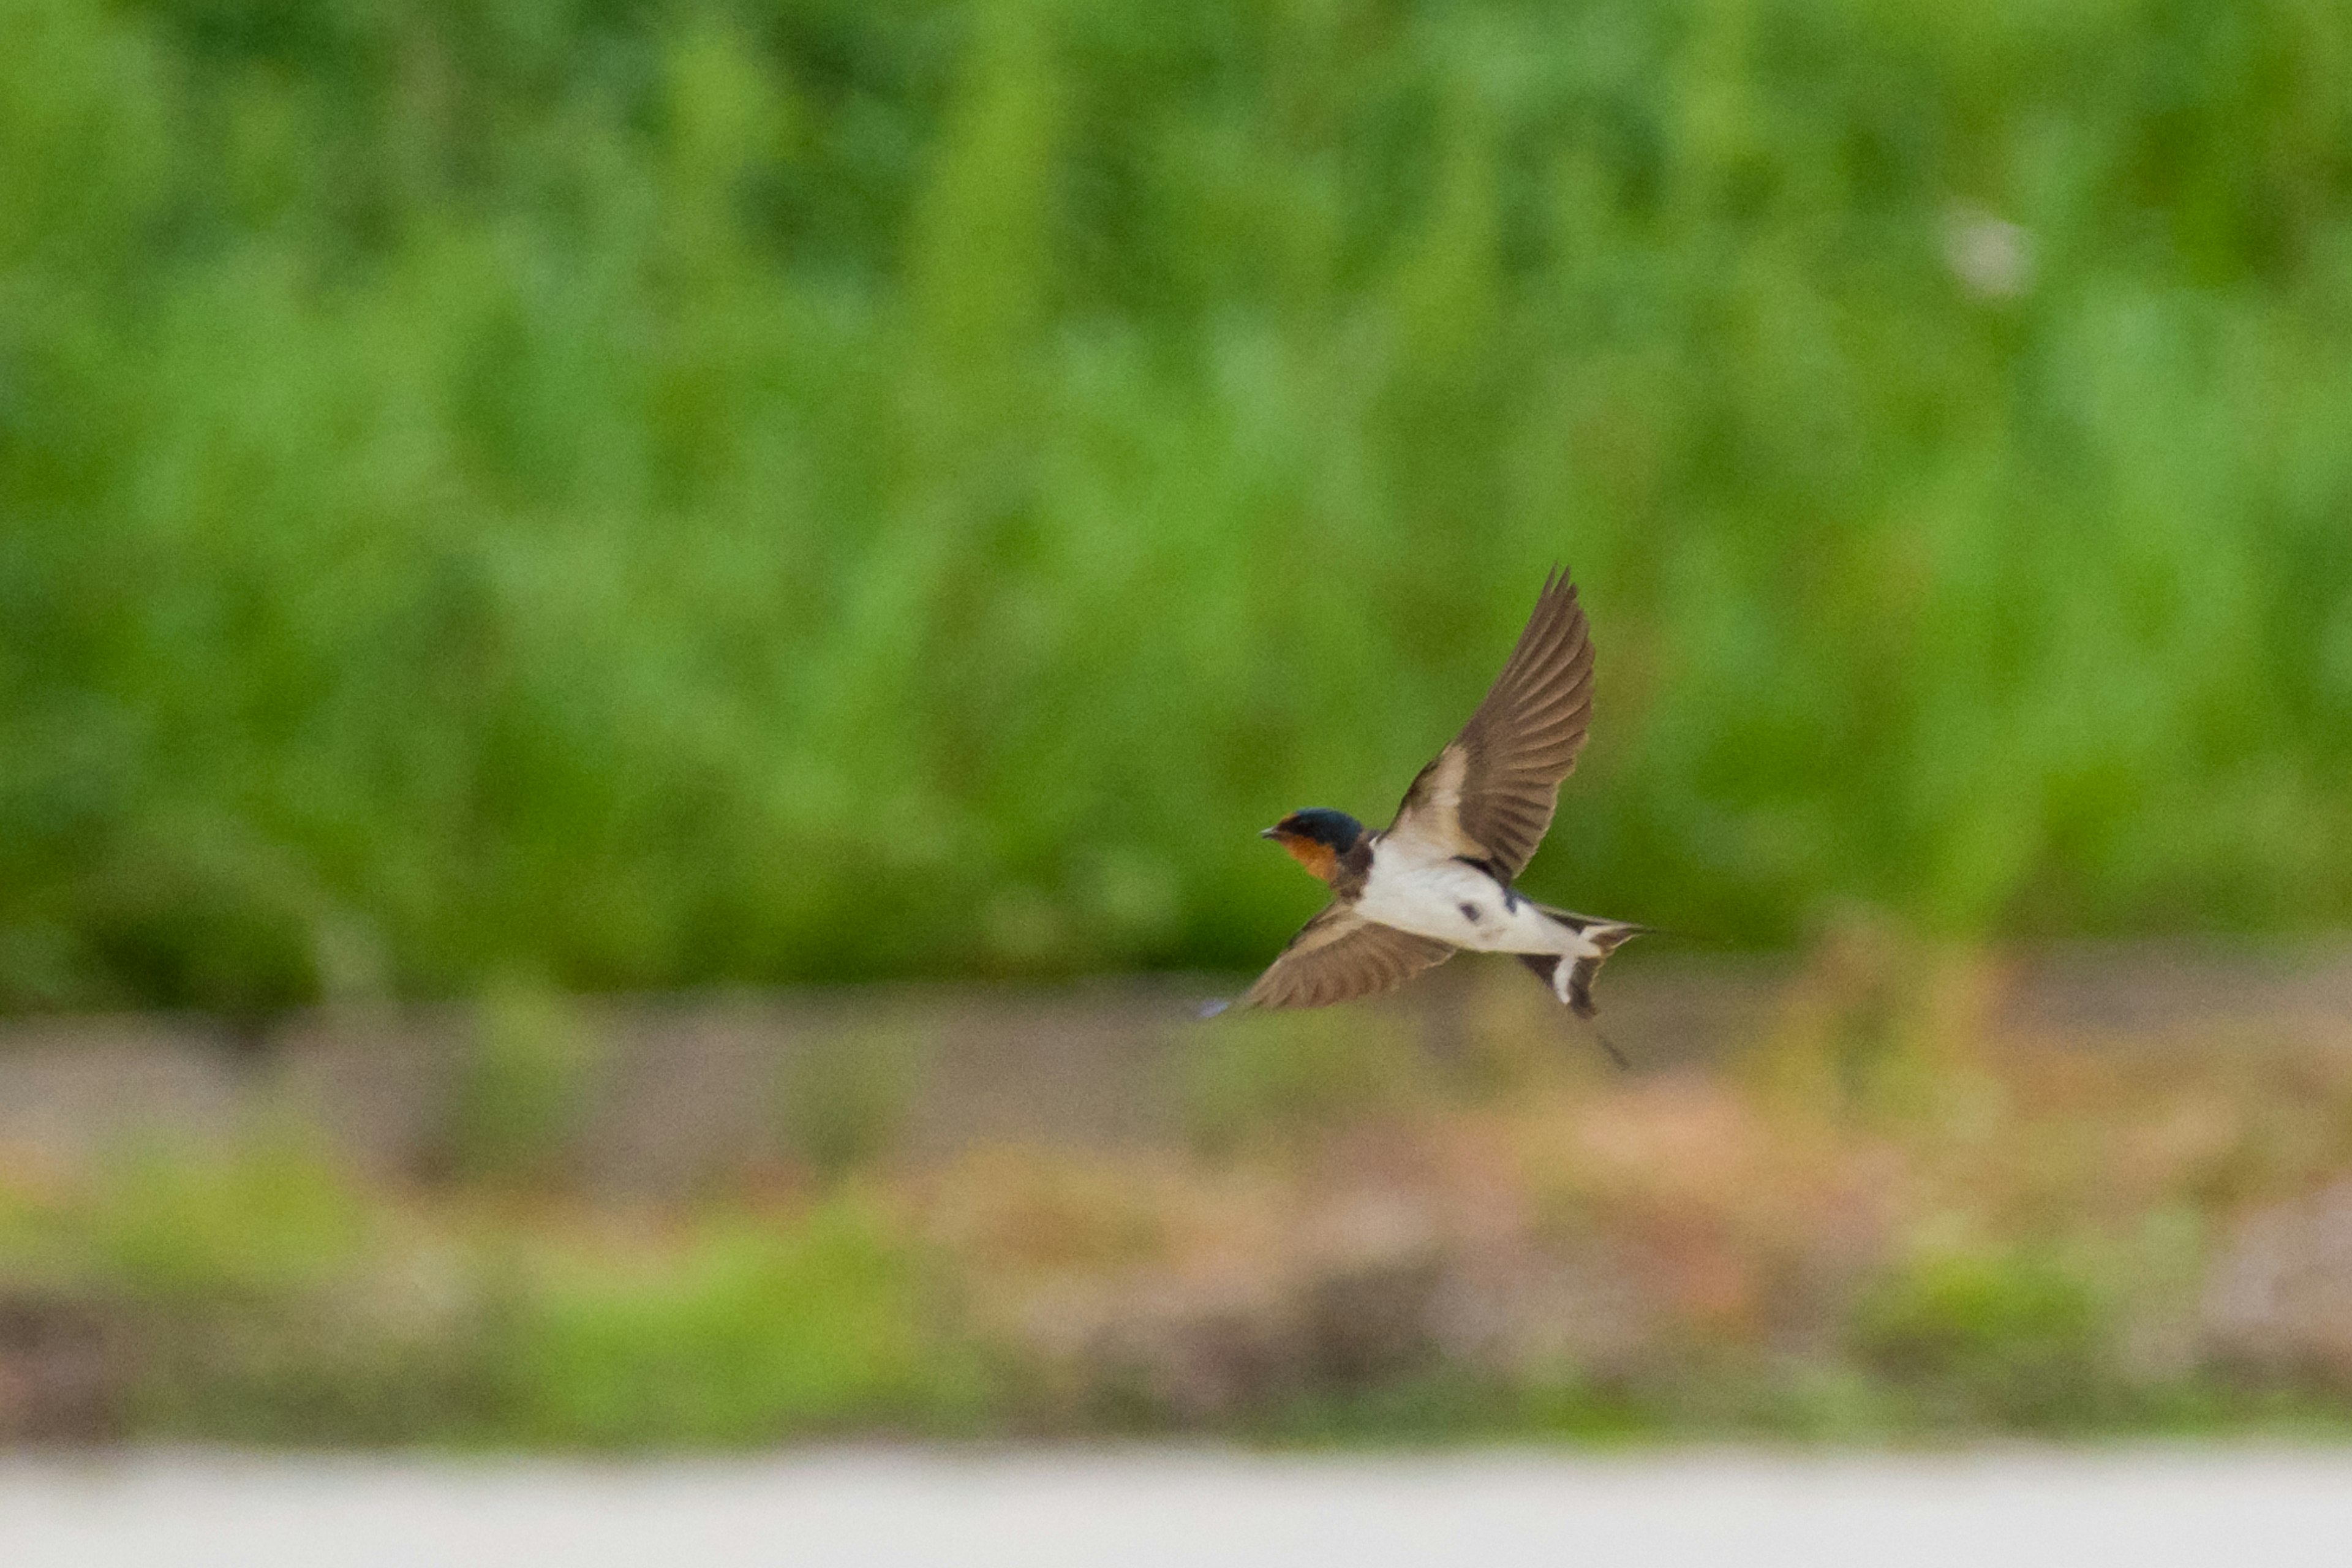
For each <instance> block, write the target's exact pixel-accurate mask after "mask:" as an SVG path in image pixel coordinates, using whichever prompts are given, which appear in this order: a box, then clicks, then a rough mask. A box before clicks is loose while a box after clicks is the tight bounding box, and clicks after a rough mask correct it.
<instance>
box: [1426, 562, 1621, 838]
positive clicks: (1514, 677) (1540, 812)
mask: <svg viewBox="0 0 2352 1568" xmlns="http://www.w3.org/2000/svg"><path fill="white" fill-rule="evenodd" d="M1591 721H1592V639H1591V635H1590V634H1589V633H1588V632H1587V630H1586V628H1585V624H1584V610H1583V608H1582V606H1580V605H1578V604H1577V602H1576V586H1575V584H1572V583H1570V581H1569V578H1568V574H1567V573H1565V572H1562V571H1559V570H1557V569H1555V570H1554V571H1553V572H1552V573H1551V574H1549V575H1548V576H1546V577H1545V578H1544V585H1543V592H1542V593H1541V594H1540V595H1538V596H1537V598H1536V607H1535V613H1534V614H1533V615H1531V616H1528V625H1527V629H1526V630H1524V631H1522V632H1521V633H1520V634H1519V640H1518V643H1517V646H1516V647H1513V648H1512V649H1511V657H1510V658H1507V659H1506V660H1505V661H1504V663H1503V672H1502V673H1501V674H1500V675H1498V676H1496V678H1495V684H1494V685H1493V686H1492V687H1491V688H1489V689H1487V692H1486V700H1485V701H1483V702H1481V703H1479V704H1478V710H1477V711H1476V712H1475V713H1473V714H1472V715H1470V721H1469V722H1468V723H1467V724H1465V725H1464V726H1462V732H1461V733H1460V734H1459V735H1456V736H1455V737H1454V740H1453V742H1451V743H1450V744H1448V745H1447V746H1446V748H1445V750H1444V751H1443V752H1439V753H1438V754H1437V758H1436V760H1435V761H1433V762H1432V763H1430V764H1429V765H1428V766H1427V767H1425V768H1423V769H1422V770H1421V773H1420V775H1419V776H1418V777H1416V778H1415V779H1414V780H1413V781H1412V788H1411V789H1409V790H1407V791H1406V792H1405V797H1404V804H1403V805H1400V806H1399V807H1398V808H1397V815H1396V821H1395V822H1393V823H1392V824H1391V825H1390V826H1389V830H1388V831H1389V836H1390V837H1398V838H1409V839H1414V840H1418V841H1420V842H1421V843H1423V844H1424V845H1426V846H1428V847H1433V848H1437V849H1440V850H1441V851H1442V852H1443V853H1444V854H1448V855H1463V856H1467V857H1469V858H1473V859H1480V860H1487V861H1490V862H1492V863H1493V865H1494V867H1495V869H1496V871H1498V872H1500V873H1501V874H1502V875H1503V877H1504V878H1506V879H1510V878H1514V877H1517V875H1518V874H1519V873H1520V872H1521V871H1523V870H1525V869H1526V868H1527V864H1528V861H1529V860H1530V859H1532V858H1534V857H1535V852H1536V847H1537V846H1538V845H1539V844H1541V843H1542V842H1543V837H1544V834H1545V833H1546V832H1547V831H1548V830H1549V828H1550V826H1551V816H1552V810H1553V808H1554V807H1555V806H1556V805H1558V804H1559V784H1560V781H1561V780H1562V779H1564V778H1566V777H1568V775H1569V773H1570V772H1571V771H1572V770H1573V769H1574V768H1575V766H1576V757H1577V753H1578V752H1581V751H1582V750H1583V749H1584V737H1585V732H1586V731H1587V730H1588V729H1590V727H1591Z"/></svg>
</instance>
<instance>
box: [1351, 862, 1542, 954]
mask: <svg viewBox="0 0 2352 1568" xmlns="http://www.w3.org/2000/svg"><path fill="white" fill-rule="evenodd" d="M1356 912H1357V913H1358V914H1360V915H1361V916H1363V917H1364V918H1365V919H1366V920H1368V921H1378V922H1379V923H1380V924H1381V925H1384V926H1393V927H1394V928H1396V929H1397V930H1398V931H1411V932H1412V933H1413V934H1414V935H1416V936H1430V937H1435V938H1437V939H1438V940H1439V941H1440V942H1452V943H1453V944H1454V946H1456V947H1467V948H1475V949H1481V950H1484V951H1486V952H1548V951H1549V950H1550V948H1551V946H1552V945H1553V943H1554V942H1555V941H1556V937H1555V934H1554V933H1553V932H1552V931H1550V930H1549V926H1550V923H1551V922H1549V921H1546V920H1544V919H1543V917H1542V916H1541V915H1540V914H1539V913H1538V911H1537V910H1536V907H1535V905H1534V904H1532V903H1530V902H1529V901H1528V900H1526V899H1524V898H1521V897H1519V896H1517V894H1514V893H1507V892H1506V891H1505V890H1504V889H1503V886H1502V884H1501V883H1499V882H1497V881H1496V880H1495V879H1494V878H1492V877H1490V876H1488V875H1487V874H1486V872H1484V871H1481V870H1479V869H1478V868H1476V867H1475V866H1466V865H1465V864H1463V863H1462V862H1461V861H1459V860H1452V859H1446V860H1434V859H1420V858H1408V857H1406V856H1403V855H1400V854H1398V853H1396V851H1395V850H1394V849H1387V850H1386V851H1385V852H1383V851H1382V850H1377V849H1376V850H1375V851H1374V852H1373V855H1372V865H1371V870H1370V874H1369V875H1367V876H1366V877H1365V879H1364V890H1363V892H1362V893H1361V894H1360V896H1359V897H1358V898H1357V900H1356Z"/></svg>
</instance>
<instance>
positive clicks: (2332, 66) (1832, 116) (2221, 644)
mask: <svg viewBox="0 0 2352 1568" xmlns="http://www.w3.org/2000/svg"><path fill="white" fill-rule="evenodd" d="M2347 435H2352V20H2347V13H2346V11H2345V10H2344V8H2343V7H2342V6H2340V5H2336V4H2333V3H2332V0H2247V3H2245V4H2241V5H2226V6H2209V5H2195V4H2189V3H2186V0H2105V3H2100V4H2091V3H2088V0H2072V3H2066V4H2057V5H2048V4H2008V3H2003V4H1994V5H1978V6H1970V7H1968V8H1967V9H1966V10H1965V11H1960V10H1955V9H1953V8H1952V7H1949V6H1947V5H1937V4H1933V3H1931V0H1656V3H1654V4H1633V3H1630V0H1622V3H1614V4H1574V5H1565V6H1546V7H1532V6H1527V5H1514V4H1505V3H1500V0H1496V3H1491V4H1469V3H1460V4H1435V3H1431V4H1423V5H1409V4H1402V3H1395V0H1334V3H1331V4H1322V5H1298V4H1286V3H1277V0H1180V3H1171V4H1165V5H1151V6H1142V7H1138V6H1132V5H1119V4H1115V3H1112V0H971V3H961V4H956V3H949V0H906V3H902V4H895V5H844V4H840V3H839V0H761V3H758V4H753V3H751V0H743V3H741V4H736V5H724V4H680V5H667V6H652V5H614V4H603V3H598V4H586V3H583V0H490V3H484V4H465V5H452V4H446V3H435V0H408V3H396V4H386V5H364V6H362V5H285V4H282V3H279V0H127V3H125V4H121V5H89V4H85V3H80V0H0V1006H5V1007H10V1008H16V1009H24V1008H36V1007H58V1006H91V1005H122V1004H126V1003H163V1004H194V1005H205V1006H211V1007H216V1008H227V1009H250V1008H267V1007H271V1006H276V1005H282V1004H284V1003H287V1002H289V1001H294V1000H299V999H303V998H307V997H312V996H320V995H324V996H329V997H339V998H340V997H362V998H364V997H367V996H372V995H380V994H385V993H389V992H399V993H425V994H446V993H453V992H457V993H462V992H469V991H471V990H473V989H475V988H477V987H478V986H479V985H481V984H485V983H486V982H488V981H490V980H492V979H494V978H495V977H497V976H499V975H505V974H512V973H528V974H537V975H544V976H547V977H548V978H549V979H550V980H551V981H552V982H553V983H555V984H562V985H565V986H596V987H603V986H647V985H672V984H696V983H706V982H712V981H720V980H759V981H789V980H805V979H813V978H832V977H848V976H859V975H872V974H881V973H917V972H920V973H948V972H955V973H1046V972H1060V971H1069V970H1078V969H1088V968H1095V967H1102V966H1128V965H1197V966H1234V967H1238V966H1243V965H1245V964H1247V963H1251V962H1254V961H1255V960H1256V959H1258V958H1261V957H1262V956H1263V955H1264V954H1265V952H1267V951H1269V950H1270V948H1271V947H1272V945H1273V944H1274V943H1275V942H1276V941H1277V940H1278V939H1279V938H1280V937H1281V936H1282V935H1283V934H1284V933H1285V932H1286V931H1287V930H1288V929H1289V928H1291V927H1292V926H1293V925H1295V923H1296V922H1297V920H1298V919H1299V918H1300V917H1301V916H1302V915H1303V914H1304V913H1305V912H1306V910H1307V908H1308V907H1309V905H1310V903H1311V900H1309V899H1308V898H1307V896H1306V889H1302V888H1301V887H1299V886H1298V885H1297V882H1296V879H1295V873H1292V872H1290V870H1289V868H1287V867H1286V866H1285V865H1283V864H1281V863H1280V861H1279V859H1278V858H1275V857H1270V856H1267V855H1265V853H1264V847H1263V846H1260V845H1257V844H1256V843H1255V841H1254V840H1253V839H1251V837H1249V833H1248V830H1249V829H1252V828H1254V827H1255V826H1259V825H1261V824H1262V823H1263V822H1264V821H1265V820H1267V819H1269V818H1270V817H1271V816H1273V815H1274V814H1276V813H1277V812H1279V811H1281V810H1283V809H1286V808H1289V807H1292V806H1296V805H1303V804H1307V803H1309V802H1327V803H1329V804H1333V805H1341V806H1346V807H1349V808H1351V809H1354V810H1356V811H1358V812H1359V813H1360V814H1363V815H1366V816H1379V815H1381V813H1382V812H1383V811H1384V810H1385V808H1386V806H1387V805H1388V804H1389V802H1390V801H1391V799H1392V798H1393V796H1394V795H1396V794H1397V793H1398V792H1399V791H1400V789H1401V788H1402V784H1403V782H1404V781H1405V780H1406V779H1407V778H1409V777H1410V775H1411V773H1412V769H1413V768H1414V767H1415V766H1417V765H1418V763H1420V762H1421V761H1423V759H1424V758H1425V757H1426V756H1427V754H1428V753H1429V752H1431V751H1432V749H1433V747H1434V745H1435V744H1436V743H1437V742H1440V741H1441V740H1442V739H1443V738H1444V736H1445V735H1446V734H1448V733H1449V732H1450V731H1451V729H1452V727H1453V726H1454V724H1455V723H1457V722H1458V721H1460V719H1461V717H1462V716H1463V714H1464V713H1465V710H1466V709H1467V707H1468V706H1469V704H1470V703H1471V701H1472V700H1473V699H1474V698H1475V694H1476V693H1477V691H1478V690H1479V689H1480V688H1481V686H1482V683H1483V682H1484V681H1485V680H1486V679H1487V677H1488V676H1489V675H1490V674H1491V673H1492V671H1493V669H1494V668H1495V667H1496V663H1497V661H1498V659H1499V658H1500V656H1501V653H1502V650H1503V648H1504V647H1506V646H1507V641H1508V639H1509V637H1510V636H1511V635H1512V633H1513V631H1514V629H1515V627H1516V625H1517V618H1518V617H1519V616H1520V615H1521V614H1523V612H1524V610H1525V607H1526V605H1527V604H1528V601H1529V598H1530V596H1531V595H1532V593H1533V590H1534V587H1535V584H1536V583H1537V581H1538V576H1539V574H1540V573H1541V572H1542V570H1543V568H1544V567H1545V566H1546V565H1547V564H1548V563H1550V562H1551V561H1552V560H1554V559H1555V558H1564V559H1566V560H1567V561H1569V562H1570V563H1572V564H1573V566H1574V567H1575V568H1576V570H1577V573H1578V575H1579V579H1580V582H1581V583H1583V584H1584V585H1585V587H1586V590H1587V595H1588V599H1589V602H1590V604H1591V607H1592V611H1593V614H1594V616H1595V621H1596V627H1597V637H1598V640H1599V642H1600V645H1601V658H1602V663H1601V719H1600V727H1599V729H1598V731H1597V737H1598V738H1597V740H1596V742H1595V745H1594V747H1593V749H1592V751H1591V752H1590V754H1589V756H1588V759H1587V766H1586V770H1585V772H1584V773H1582V774H1581V775H1580V778H1579V779H1578V780H1577V781H1575V782H1574V783H1573V784H1571V786H1570V792H1569V794H1570V798H1569V801H1568V803H1567V807H1566V811H1565V814H1564V816H1563V819H1562V820H1563V829H1564V831H1563V832H1562V834H1561V835H1560V842H1559V845H1558V846H1557V847H1555V848H1554V850H1553V851H1552V853H1551V855H1550V857H1549V858H1548V859H1547V860H1546V861H1545V862H1544V863H1543V864H1542V865H1540V866H1539V867H1538V869H1537V871H1536V873H1535V876H1534V879H1533V881H1534V883H1535V884H1536V886H1537V887H1538V889H1540V890H1544V891H1546V892H1547V894H1548V896H1558V897H1561V898H1564V899H1569V900H1571V901H1573V902H1575V903H1576V904H1578V905H1579V906H1581V907H1591V908H1595V909H1601V910H1610V911H1612V912H1620V913H1623V914H1627V915H1631V916H1638V917H1640V918H1643V919H1645V920H1649V921H1656V922H1658V923H1661V924H1664V925H1667V926H1671V927H1676V928H1684V929H1692V930H1697V931H1710V932H1717V933H1720V934H1723V935H1726V936H1728V937H1734V938H1738V939H1742V940H1750V941H1766V942H1780V941H1786V940H1789V939H1790V938H1791V937H1793V936H1796V935H1798V934H1801V933H1802V932H1803V931H1807V930H1809V929H1811V927H1812V925H1813V924H1814V923H1815V922H1816V921H1818V920H1819V919H1820V918H1821V917H1822V912H1823V911H1824V910H1832V909H1834V908H1837V907H1839V906H1841V905H1843V904H1844V903H1847V902H1853V901H1860V902H1864V903H1869V904H1874V905H1878V906H1883V907H1886V908H1890V909H1893V910H1896V911H1897V912H1898V913H1900V914H1901V915H1902V916H1903V917H1905V918H1906V920H1908V921H1911V922H1912V923H1914V924H1915V925H1916V926H1917V927H1920V928H1922V929H1926V930H1929V931H1940V932H1948V933H1953V934H1960V935H1968V934H1976V933H1985V932H2000V933H2025V934H2040V933H2054V932H2080V931H2126V930H2178V929H2183V928H2200V929H2201V928H2283V927H2294V926H2307V925H2312V924H2315V923H2321V922H2328V921H2343V920H2345V919H2346V918H2347V916H2352V791H2347V787H2346V784H2345V781H2346V779H2347V776H2352V526H2347V518H2352V438H2347ZM882 911H887V914H883V913H882Z"/></svg>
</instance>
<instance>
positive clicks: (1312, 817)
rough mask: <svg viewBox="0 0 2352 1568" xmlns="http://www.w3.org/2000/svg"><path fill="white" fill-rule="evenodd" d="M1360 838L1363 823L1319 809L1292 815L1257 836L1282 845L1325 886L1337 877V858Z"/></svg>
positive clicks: (1339, 813) (1340, 814) (1352, 846)
mask: <svg viewBox="0 0 2352 1568" xmlns="http://www.w3.org/2000/svg"><path fill="white" fill-rule="evenodd" d="M1363 836H1364V825H1363V824H1362V823H1360V822H1358V821H1357V820H1356V819H1355V818H1354V817H1352V816H1349V815H1348V814H1347V813H1346V812H1344V811H1331V810H1328V809H1327V808H1325V807H1323V806H1319V805H1318V806H1312V807H1309V808H1308V809H1307V810H1305V811H1294V812H1292V813H1291V814H1290V815H1289V816H1286V817H1284V818H1283V819H1282V820H1281V821H1280V822H1277V823H1276V824H1275V825H1274V826H1272V827H1269V828H1267V829H1265V831H1264V832H1263V833H1260V834H1259V835H1258V837H1260V838H1271V839H1273V840H1274V841H1275V842H1276V844H1279V845H1281V846H1282V847H1283V848H1284V849H1286V850H1287V851H1289V854H1290V858H1292V859H1294V860H1296V861H1297V862H1298V863H1299V864H1300V865H1302V866H1304V867H1306V868H1307V870H1308V871H1310V872H1312V873H1313V874H1314V875H1315V876H1317V877H1318V878H1320V879H1323V880H1324V881H1326V882H1328V881H1330V880H1331V879H1333V878H1335V877H1337V876H1338V875H1339V857H1340V856H1342V855H1345V854H1346V853H1347V852H1348V851H1349V850H1350V849H1353V848H1354V847H1356V841H1357V840H1358V839H1360V838H1361V837H1363Z"/></svg>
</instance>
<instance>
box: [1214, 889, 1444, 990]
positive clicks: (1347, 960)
mask: <svg viewBox="0 0 2352 1568" xmlns="http://www.w3.org/2000/svg"><path fill="white" fill-rule="evenodd" d="M1453 954H1454V949H1453V947H1452V946H1451V945H1449V944H1448V943H1445V942H1438V941H1436V940H1434V939H1433V938H1431V937H1425V936H1414V935H1413V934H1412V933H1411V932H1410V931H1396V930H1394V929H1392V928H1391V927H1388V926H1384V925H1374V924H1373V923H1372V922H1371V921H1368V920H1365V919H1364V918H1363V917H1361V916H1360V915H1359V914H1357V913H1356V911H1355V910H1352V909H1349V907H1348V906H1347V905H1345V904H1332V905H1330V906H1328V908H1326V909H1325V910H1324V911H1323V912H1322V913H1321V914H1319V915H1317V916H1316V917H1315V918H1314V919H1313V920H1311V921H1307V923H1306V925H1304V926H1302V927H1300V928H1299V931H1298V934H1297V936H1295V937H1292V938H1291V939H1290V945H1289V946H1288V947H1286V948H1284V949H1283V950H1282V956H1281V957H1279V958H1277V959H1276V960H1275V961H1274V962H1273V963H1271V964H1269V965H1268V966H1267V967H1266V972H1265V973H1264V974H1261V975H1259V976H1258V978H1257V984H1255V985H1253V986H1251V987H1250V988H1249V994H1248V995H1246V996H1244V997H1243V998H1242V1002H1243V1004H1244V1005H1246V1006H1251V1007H1322V1006H1327V1005H1329V1004H1331V1003H1333V1002H1349V1001H1353V1000H1354V999H1355V998H1357V997H1359V996H1370V995H1374V994H1377V993H1380V992H1382V991H1388V990H1392V989H1394V988H1395V987H1396V986H1398V985H1401V984H1403V983H1404V982H1406V981H1407V980H1410V979H1412V977H1413V976H1414V975H1416V974H1418V973H1421V972H1422V971H1423V970H1424V969H1427V968H1430V967H1431V966H1433V965H1434V964H1439V963H1444V962H1445V961H1446V960H1447V959H1448V958H1450V957H1452V956H1453Z"/></svg>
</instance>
